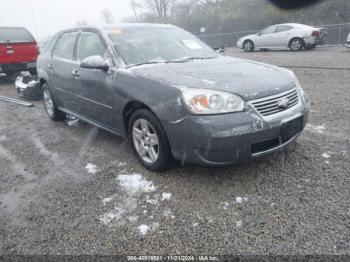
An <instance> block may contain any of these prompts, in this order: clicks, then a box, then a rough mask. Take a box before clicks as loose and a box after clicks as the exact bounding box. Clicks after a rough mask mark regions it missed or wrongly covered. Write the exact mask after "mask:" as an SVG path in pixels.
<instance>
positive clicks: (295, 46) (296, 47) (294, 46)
mask: <svg viewBox="0 0 350 262" xmlns="http://www.w3.org/2000/svg"><path fill="white" fill-rule="evenodd" d="M304 47H305V43H304V40H303V39H301V38H293V39H292V40H290V42H289V48H290V50H291V51H293V52H298V51H301V50H302V49H303V48H304Z"/></svg>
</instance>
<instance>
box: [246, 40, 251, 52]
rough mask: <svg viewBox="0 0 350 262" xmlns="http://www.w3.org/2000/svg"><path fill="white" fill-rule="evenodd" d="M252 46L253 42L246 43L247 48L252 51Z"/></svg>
mask: <svg viewBox="0 0 350 262" xmlns="http://www.w3.org/2000/svg"><path fill="white" fill-rule="evenodd" d="M251 48H252V44H251V43H250V42H247V43H245V50H246V51H250V50H251Z"/></svg>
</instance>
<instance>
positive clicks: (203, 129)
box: [162, 103, 308, 166]
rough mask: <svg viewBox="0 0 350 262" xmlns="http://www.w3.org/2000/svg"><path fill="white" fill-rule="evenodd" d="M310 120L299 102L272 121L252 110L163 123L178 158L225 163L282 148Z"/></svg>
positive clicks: (204, 163)
mask: <svg viewBox="0 0 350 262" xmlns="http://www.w3.org/2000/svg"><path fill="white" fill-rule="evenodd" d="M287 111H288V112H287ZM307 119H308V108H305V106H304V105H303V103H300V104H299V105H298V106H296V107H295V108H291V109H290V110H286V111H285V113H284V114H283V116H279V118H276V119H274V120H271V121H270V120H269V121H265V120H264V119H263V118H262V117H261V116H260V115H259V114H258V113H257V112H256V111H254V110H252V109H251V110H249V111H247V112H242V113H235V114H226V115H215V116H194V115H189V116H187V117H185V118H184V119H182V120H180V121H177V122H172V123H169V122H163V123H162V124H163V127H164V129H165V131H166V133H167V135H168V139H169V143H170V147H171V150H172V154H173V157H174V158H175V159H176V160H178V161H180V162H182V163H184V162H186V163H193V164H199V165H205V166H225V165H231V164H235V163H239V162H244V161H247V160H250V159H252V158H256V157H260V156H263V155H267V154H270V153H273V152H276V151H279V150H281V149H283V148H284V147H286V146H288V145H289V144H290V143H292V142H293V141H294V140H295V139H296V138H297V137H298V135H300V133H301V132H302V131H303V129H304V127H305V125H306V122H307Z"/></svg>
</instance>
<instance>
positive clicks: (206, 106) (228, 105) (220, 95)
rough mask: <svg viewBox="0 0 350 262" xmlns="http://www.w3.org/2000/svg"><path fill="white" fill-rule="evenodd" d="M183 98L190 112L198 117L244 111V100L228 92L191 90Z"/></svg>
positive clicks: (184, 93)
mask: <svg viewBox="0 0 350 262" xmlns="http://www.w3.org/2000/svg"><path fill="white" fill-rule="evenodd" d="M182 97H183V100H184V102H185V104H186V106H187V108H188V110H189V111H190V112H191V113H192V114H196V115H210V114H225V113H234V112H242V111H243V110H244V100H243V99H242V98H241V97H240V96H238V95H235V94H232V93H228V92H222V91H216V90H211V89H195V88H192V89H191V88H189V89H186V90H184V91H183V92H182Z"/></svg>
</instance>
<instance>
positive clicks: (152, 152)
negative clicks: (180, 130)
mask: <svg viewBox="0 0 350 262" xmlns="http://www.w3.org/2000/svg"><path fill="white" fill-rule="evenodd" d="M128 130H129V139H130V142H131V144H132V147H133V149H134V152H135V154H136V156H137V158H138V160H139V161H140V162H141V163H142V165H143V166H145V167H146V168H147V169H149V170H151V171H163V170H165V169H167V168H168V167H169V166H170V163H171V153H170V147H169V143H168V140H167V137H166V134H165V132H164V130H163V128H162V126H161V124H160V122H159V120H158V119H157V118H156V117H155V116H154V115H153V114H152V113H151V112H149V111H148V110H145V109H140V110H137V111H135V112H134V113H133V114H132V116H131V118H130V121H129V129H128Z"/></svg>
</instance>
